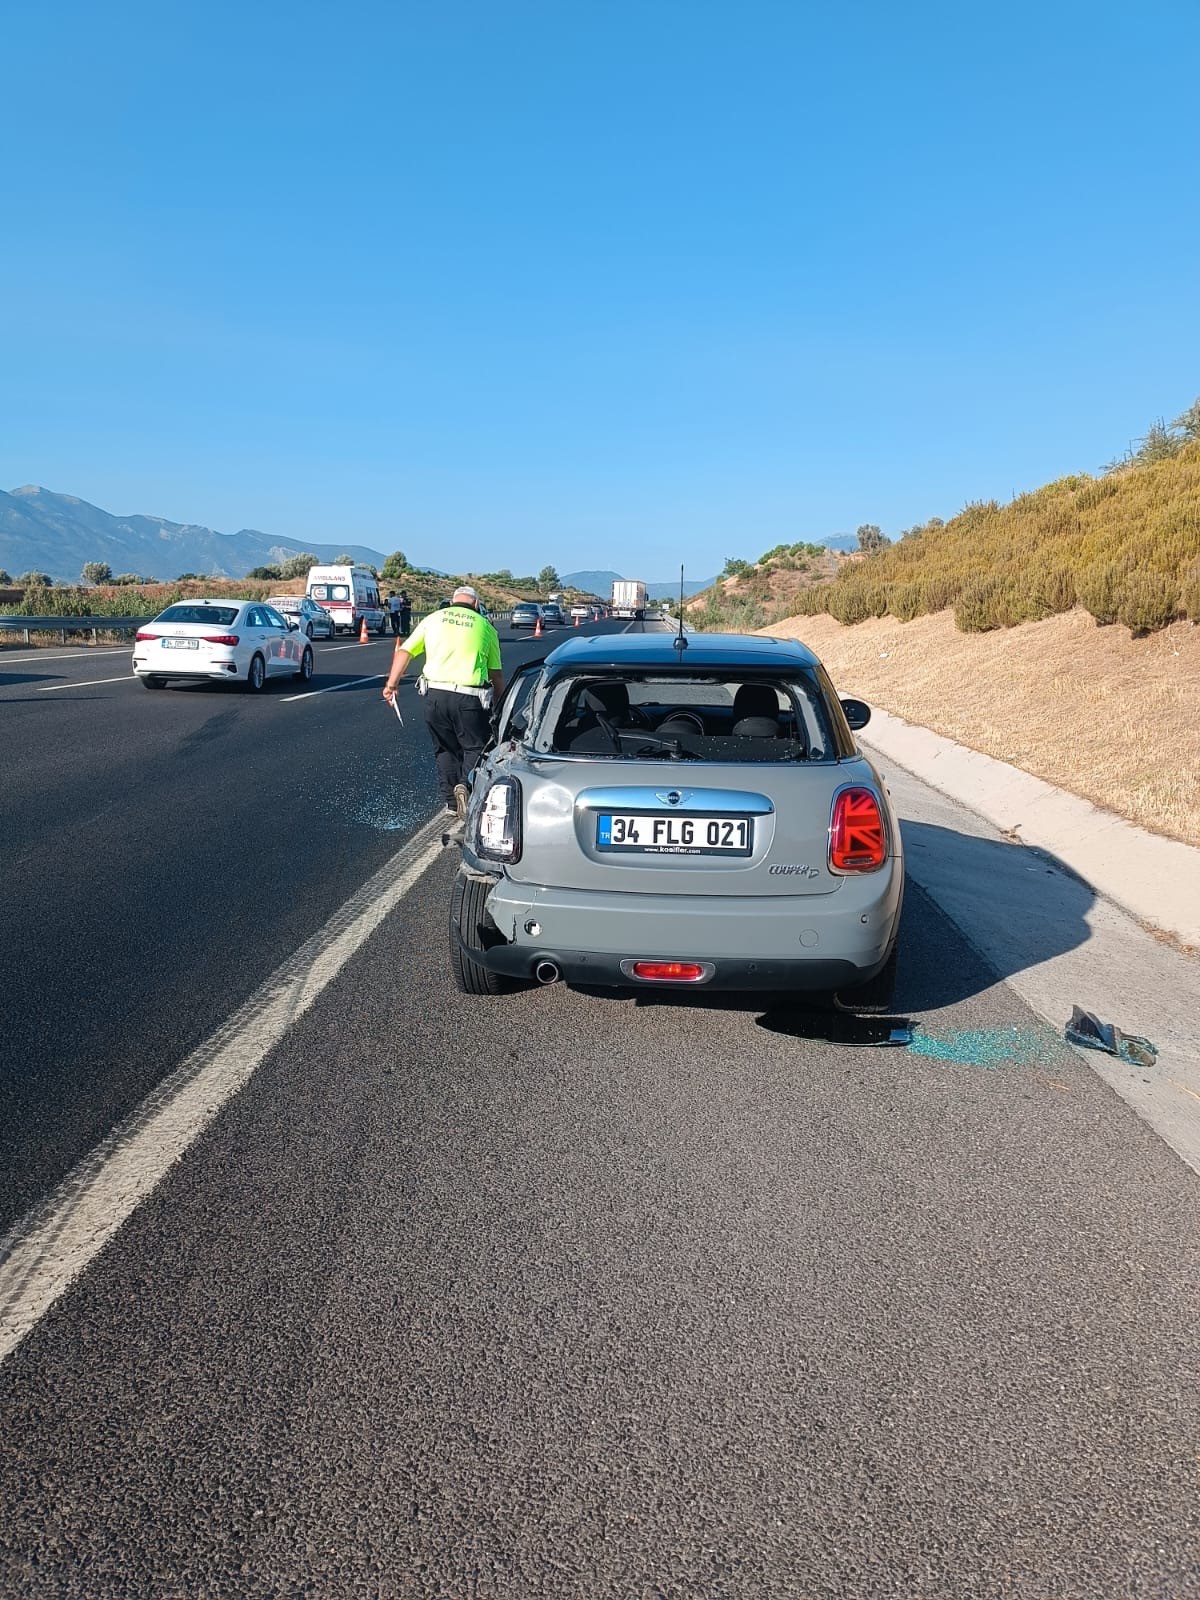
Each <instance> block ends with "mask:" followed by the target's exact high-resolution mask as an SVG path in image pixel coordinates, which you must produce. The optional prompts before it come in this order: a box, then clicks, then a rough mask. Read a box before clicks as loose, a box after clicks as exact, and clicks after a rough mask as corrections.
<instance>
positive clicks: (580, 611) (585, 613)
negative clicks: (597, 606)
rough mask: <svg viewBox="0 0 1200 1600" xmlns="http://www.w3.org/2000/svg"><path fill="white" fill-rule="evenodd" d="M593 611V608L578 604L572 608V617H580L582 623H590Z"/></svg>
mask: <svg viewBox="0 0 1200 1600" xmlns="http://www.w3.org/2000/svg"><path fill="white" fill-rule="evenodd" d="M592 610H593V608H592V607H591V606H585V605H580V604H578V603H576V604H575V605H573V606H572V607H571V615H572V617H578V618H579V620H580V622H590V621H591V617H592Z"/></svg>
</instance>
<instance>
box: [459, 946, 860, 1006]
mask: <svg viewBox="0 0 1200 1600" xmlns="http://www.w3.org/2000/svg"><path fill="white" fill-rule="evenodd" d="M456 936H457V935H456ZM468 953H469V955H470V956H471V959H472V960H473V961H478V962H481V963H482V964H483V965H484V966H485V967H487V968H489V969H490V971H492V972H496V973H500V974H501V975H502V976H504V977H509V978H523V979H526V980H528V981H531V982H532V981H536V972H537V968H538V967H539V966H540V965H541V964H542V963H543V962H546V961H549V962H551V963H552V964H553V965H554V966H555V967H557V968H558V971H559V974H560V975H561V977H562V978H563V979H564V980H565V981H566V982H567V983H575V984H581V985H584V986H585V987H586V986H588V985H591V986H592V987H595V988H598V989H722V990H734V991H737V992H740V993H746V992H748V991H753V990H757V989H762V990H770V991H774V992H779V991H780V990H786V991H790V992H792V993H797V994H824V993H830V992H832V991H834V990H839V989H843V990H844V989H853V988H855V987H857V986H858V985H859V984H862V983H866V982H868V981H869V980H870V979H871V978H873V977H874V976H875V974H876V973H877V972H879V971H880V970H881V969H882V968H883V966H884V965H885V963H886V961H887V955H886V953H885V955H884V956H883V958H882V959H881V960H879V961H878V962H876V963H875V964H874V965H873V966H871V967H868V968H865V969H864V968H861V967H856V966H854V965H853V964H852V963H851V962H849V961H826V960H817V961H746V960H743V959H741V958H739V957H734V958H729V959H722V960H720V961H716V962H710V963H709V964H710V965H711V966H712V968H713V973H712V976H711V977H709V978H705V979H703V980H701V981H698V982H687V983H679V982H655V981H652V980H649V979H645V978H634V977H627V976H626V974H625V973H624V972H623V971H622V969H621V962H622V960H627V959H629V958H627V957H622V956H610V955H597V954H595V953H594V952H592V951H586V950H558V949H553V950H551V949H547V948H542V947H539V948H537V949H533V948H530V947H529V946H525V945H495V946H493V947H492V949H490V950H485V951H479V950H471V951H469V952H468ZM633 959H635V960H647V959H654V958H653V957H647V956H646V955H645V953H644V952H634V956H633ZM681 959H684V960H686V959H689V958H688V957H687V956H686V955H685V956H683V957H682V958H681Z"/></svg>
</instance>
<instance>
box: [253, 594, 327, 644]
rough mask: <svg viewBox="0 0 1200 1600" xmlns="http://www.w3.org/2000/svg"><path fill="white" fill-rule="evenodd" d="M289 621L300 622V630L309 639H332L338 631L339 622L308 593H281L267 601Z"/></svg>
mask: <svg viewBox="0 0 1200 1600" xmlns="http://www.w3.org/2000/svg"><path fill="white" fill-rule="evenodd" d="M266 603H267V605H269V606H273V607H274V609H275V610H276V611H278V612H279V614H280V615H281V616H283V617H286V618H287V620H288V621H289V622H293V621H294V622H298V623H299V624H300V632H301V633H302V634H304V636H305V638H307V639H315V638H317V637H320V638H322V639H332V638H333V636H334V634H335V633H336V632H337V623H336V622H334V620H333V618H332V616H331V615H330V614H329V612H328V611H326V609H325V607H324V606H320V605H318V604H317V602H316V601H315V600H311V599H310V598H309V597H308V595H306V594H302V595H295V594H280V595H272V597H271V598H270V599H269V600H268V601H267V602H266Z"/></svg>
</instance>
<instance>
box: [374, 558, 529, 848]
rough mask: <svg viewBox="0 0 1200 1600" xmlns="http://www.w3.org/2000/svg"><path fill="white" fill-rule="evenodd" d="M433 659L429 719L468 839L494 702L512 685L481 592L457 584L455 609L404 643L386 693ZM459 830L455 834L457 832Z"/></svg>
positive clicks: (444, 782) (444, 786) (445, 787)
mask: <svg viewBox="0 0 1200 1600" xmlns="http://www.w3.org/2000/svg"><path fill="white" fill-rule="evenodd" d="M419 656H424V657H425V666H424V671H423V674H422V676H423V678H424V684H423V693H424V695H425V721H426V722H427V724H428V725H429V735H430V738H431V739H432V740H433V754H434V760H435V761H436V763H437V774H438V788H439V789H440V790H441V795H442V799H443V800H444V801H445V803H446V810H447V811H453V812H454V813H455V815H456V817H457V819H458V827H457V828H456V829H455V830H454V833H458V834H459V836H460V837H461V828H462V822H463V818H464V817H465V815H466V810H467V800H468V798H469V796H470V791H469V790H468V788H467V785H466V781H465V780H466V779H467V778H469V777H470V775H471V773H472V772H474V770H475V766H476V763H477V762H478V760H479V758H480V756H481V755H482V754H483V750H484V746H485V745H486V744H487V742H488V740H489V738H490V737H491V725H492V714H491V708H492V705H493V702H494V701H496V700H498V699H499V697H500V694H501V693H502V691H503V688H504V676H503V674H502V673H501V671H500V639H499V636H498V635H497V633H496V630H495V628H493V627H492V625H491V623H490V622H489V621H488V620H487V618H486V617H483V616H480V614H479V596H478V595H477V594H476V593H475V590H474V589H472V588H471V587H470V585H469V584H462V585H460V586H459V588H457V589H455V591H454V595H453V598H452V599H451V602H450V604H449V605H448V606H445V607H444V608H443V609H442V610H440V611H435V612H433V613H432V614H431V615H430V616H428V617H426V618H425V620H424V622H421V623H418V624H417V626H416V628H415V629H414V630H413V632H412V633H411V634H410V635H409V637H408V638H407V639H403V640H401V639H397V640H396V650H395V654H394V656H393V659H392V667H391V671H390V672H389V673H388V675H387V682H386V683H385V684H384V686H383V698H384V699H385V700H387V701H388V702H389V703H391V702H392V701H394V700H395V698H396V685H397V684H398V683H399V682H400V679H401V678H402V677H403V676H404V674H405V673H406V672H407V670H408V664H409V662H410V661H412V660H415V659H416V658H417V657H419ZM453 836H454V834H453V833H452V834H451V837H453Z"/></svg>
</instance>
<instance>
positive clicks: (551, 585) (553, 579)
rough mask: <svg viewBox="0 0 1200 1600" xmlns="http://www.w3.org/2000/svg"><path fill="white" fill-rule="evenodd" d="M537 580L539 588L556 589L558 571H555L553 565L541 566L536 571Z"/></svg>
mask: <svg viewBox="0 0 1200 1600" xmlns="http://www.w3.org/2000/svg"><path fill="white" fill-rule="evenodd" d="M537 581H538V588H539V589H546V590H550V589H557V588H558V584H559V578H558V573H557V572H555V570H554V568H553V567H543V568H542V570H541V571H540V572H539V573H538V580H537Z"/></svg>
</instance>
